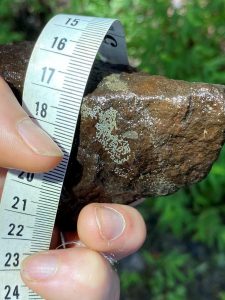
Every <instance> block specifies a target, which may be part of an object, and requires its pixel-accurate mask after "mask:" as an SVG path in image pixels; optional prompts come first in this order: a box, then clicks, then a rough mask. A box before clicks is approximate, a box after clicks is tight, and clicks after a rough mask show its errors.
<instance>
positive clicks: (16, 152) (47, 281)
mask: <svg viewBox="0 0 225 300" xmlns="http://www.w3.org/2000/svg"><path fill="white" fill-rule="evenodd" d="M0 107H1V109H0V153H1V155H0V166H2V167H3V168H2V169H1V172H0V192H1V190H2V187H3V183H4V177H5V174H6V171H5V168H16V169H21V170H24V171H27V172H44V171H47V170H49V169H51V168H54V167H55V166H56V165H57V164H58V163H59V161H60V160H61V158H62V153H61V151H60V149H59V148H58V147H57V146H56V145H55V144H54V143H53V142H52V141H51V139H50V138H49V137H48V136H47V135H46V134H45V133H41V130H40V129H39V128H37V127H36V126H35V125H33V124H32V123H31V124H30V120H29V118H28V117H27V115H26V114H25V112H24V111H23V109H22V108H21V107H20V106H19V104H18V103H17V101H16V99H15V97H14V96H13V94H12V92H11V90H10V89H9V87H8V86H7V85H6V83H5V82H4V81H3V80H2V79H0ZM22 124H24V127H22V126H21V125H22ZM18 129H19V131H18ZM31 129H32V130H31ZM64 235H65V238H66V241H74V240H80V242H81V244H82V245H83V246H74V247H71V248H68V249H63V250H49V251H46V252H44V253H38V254H35V255H33V256H30V257H28V258H26V259H25V261H24V262H23V263H22V268H21V276H22V278H23V280H24V282H25V283H26V285H27V286H28V287H30V288H31V289H33V290H34V291H35V292H36V293H38V294H40V295H41V296H42V297H43V298H44V299H46V300H59V299H60V300H66V299H67V300H70V299H73V300H76V299H89V300H117V299H119V293H120V289H119V279H118V276H117V273H116V272H115V271H114V270H113V269H112V268H111V266H110V264H109V262H108V261H107V260H106V259H105V258H104V257H103V256H102V255H101V253H105V254H108V255H111V256H113V258H114V259H116V260H119V259H121V258H123V257H125V256H127V255H129V254H131V253H133V252H135V251H136V250H137V249H138V248H139V247H140V246H141V245H142V243H143V241H144V239H145V235H146V229H145V224H144V221H143V219H142V217H141V216H140V214H139V213H138V212H137V211H136V210H135V209H134V208H132V207H129V206H125V205H119V204H90V205H87V206H86V207H85V208H83V210H82V211H81V213H80V215H79V218H78V224H77V233H75V232H70V233H64ZM58 244H59V232H58V231H57V229H55V230H54V234H53V239H52V248H55V247H56V246H57V245H58ZM84 245H85V246H84Z"/></svg>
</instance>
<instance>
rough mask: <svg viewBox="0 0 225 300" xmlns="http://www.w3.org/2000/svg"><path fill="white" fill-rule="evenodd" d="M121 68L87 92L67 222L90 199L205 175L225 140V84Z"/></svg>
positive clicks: (148, 190) (160, 190)
mask: <svg viewBox="0 0 225 300" xmlns="http://www.w3.org/2000/svg"><path fill="white" fill-rule="evenodd" d="M0 52H1V49H0ZM14 63H15V62H14ZM17 71H18V70H17ZM98 72H99V73H101V70H99V71H98ZM0 73H1V61H0ZM110 73H112V72H111V71H110V72H108V73H107V72H106V74H110ZM117 73H119V74H112V75H109V76H106V77H105V78H104V79H103V80H102V81H101V82H100V83H99V85H98V87H97V88H96V89H93V88H92V89H91V90H93V92H92V93H89V94H88V95H87V96H86V97H84V99H83V104H82V108H81V117H80V122H79V126H78V129H77V131H76V136H75V140H74V145H73V151H72V156H71V159H70V163H69V168H68V172H67V175H66V180H65V183H64V188H63V194H62V198H61V202H60V206H59V213H58V217H57V221H58V223H59V224H60V226H61V227H63V228H64V229H70V228H71V226H72V224H73V219H74V218H76V215H77V213H78V212H79V210H80V209H81V207H82V206H83V205H85V204H86V203H89V202H95V201H98V202H105V201H107V202H118V203H126V204H129V203H131V202H134V201H136V200H139V199H142V198H144V197H146V196H156V195H166V194H170V193H173V192H175V191H176V190H177V189H179V188H181V187H183V186H186V185H189V184H192V183H195V182H197V181H199V180H201V179H202V178H203V177H204V176H206V175H207V173H208V172H209V170H210V168H211V166H212V163H213V162H214V161H215V159H216V158H217V156H218V154H219V151H220V149H221V147H222V144H223V142H224V138H225V134H224V131H225V87H224V86H222V85H212V84H204V83H188V82H184V81H176V80H171V79H167V78H165V77H161V76H149V75H147V74H143V73H130V74H129V73H120V72H117ZM3 76H4V74H3ZM14 76H15V74H14ZM100 77H101V76H100ZM19 81H20V79H19ZM20 83H21V82H20ZM13 85H14V87H15V84H13ZM74 224H75V222H74Z"/></svg>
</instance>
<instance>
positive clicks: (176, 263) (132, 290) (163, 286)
mask: <svg viewBox="0 0 225 300" xmlns="http://www.w3.org/2000/svg"><path fill="white" fill-rule="evenodd" d="M61 12H66V13H73V14H83V15H94V16H101V17H113V18H118V19H120V21H121V22H122V24H123V25H124V27H125V31H126V38H127V45H128V52H129V59H130V63H131V64H132V65H134V66H136V67H138V68H139V69H141V70H144V71H146V72H149V73H150V74H159V75H165V76H168V77H170V78H174V79H183V80H188V81H205V82H212V83H221V84H225V0H213V1H212V0H158V1H151V0H123V1H122V0H101V1H99V0H95V1H89V0H79V1H75V0H49V1H44V0H31V1H22V0H15V1H8V0H0V43H1V44H3V43H8V42H15V41H20V40H35V39H36V38H37V36H38V34H39V33H40V31H41V28H42V27H43V26H44V24H45V23H46V21H47V20H48V19H49V18H50V17H51V16H52V15H54V14H56V13H61ZM222 152H223V153H221V155H220V158H219V159H218V161H217V162H216V163H215V164H214V166H213V168H212V170H211V172H210V174H209V175H208V177H207V178H206V179H205V180H203V181H202V182H201V183H199V184H196V185H193V186H191V187H186V188H185V189H183V190H180V191H179V192H177V193H176V194H174V195H171V196H167V197H159V198H154V199H153V198H152V199H147V200H146V201H145V202H144V203H143V204H142V205H140V206H139V208H138V209H139V210H140V211H141V213H142V214H143V216H144V218H145V220H146V223H147V227H148V238H147V241H146V243H145V245H144V247H143V248H142V249H141V250H140V251H139V252H138V253H136V254H134V255H132V256H130V257H129V258H127V259H125V260H124V261H122V262H120V263H119V265H118V272H119V273H120V276H121V279H122V296H121V299H124V300H125V299H126V300H137V299H143V300H144V299H152V300H186V299H188V300H189V299H192V300H225V149H224V151H222Z"/></svg>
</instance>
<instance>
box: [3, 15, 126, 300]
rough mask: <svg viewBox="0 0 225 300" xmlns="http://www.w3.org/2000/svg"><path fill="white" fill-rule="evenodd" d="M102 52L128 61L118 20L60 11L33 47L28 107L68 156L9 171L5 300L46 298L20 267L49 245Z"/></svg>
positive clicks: (118, 60) (110, 58) (5, 194)
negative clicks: (48, 166) (41, 168)
mask: <svg viewBox="0 0 225 300" xmlns="http://www.w3.org/2000/svg"><path fill="white" fill-rule="evenodd" d="M112 24H113V25H112ZM75 27H76V28H75ZM104 37H105V43H102V41H103V39H104ZM98 50H99V55H100V57H102V58H103V59H105V60H108V61H110V62H111V63H121V64H127V56H126V45H125V41H124V34H123V30H122V29H121V28H120V24H119V22H118V21H115V20H112V19H96V18H94V17H83V16H71V15H58V16H56V17H54V18H53V19H52V20H51V21H50V22H49V23H48V24H47V26H46V27H45V28H44V30H43V32H42V33H41V35H40V37H39V39H38V41H37V43H36V46H35V48H34V50H33V53H32V57H31V60H30V63H29V67H28V70H27V75H26V81H25V89H24V97H23V98H24V101H23V107H24V109H25V110H26V111H27V112H28V114H29V116H30V117H31V118H32V119H33V120H34V122H37V123H38V124H39V125H40V126H41V127H42V128H43V129H44V130H46V131H47V132H48V133H49V134H50V136H52V138H53V139H54V140H55V141H56V142H57V143H58V144H59V145H60V146H61V148H62V150H63V152H64V157H63V159H62V161H61V163H60V164H59V165H58V166H57V167H56V168H55V169H54V170H52V171H50V172H48V173H44V174H31V173H26V172H22V171H15V170H12V171H10V172H8V174H7V178H6V184H5V186H4V191H3V196H2V203H1V205H0V248H1V251H0V272H1V274H4V275H3V277H2V278H1V281H0V299H3V300H5V299H19V300H30V299H39V300H40V299H42V298H41V297H40V296H38V295H36V294H35V293H34V292H32V291H30V290H29V289H27V288H26V287H25V285H24V284H23V282H22V281H21V278H20V273H19V270H20V268H19V266H20V262H21V260H22V259H23V258H24V257H26V256H27V255H30V254H32V253H35V252H37V251H41V250H46V249H48V247H49V243H50V239H51V233H52V229H53V226H54V222H55V215H56V212H57V208H58V201H59V197H60V193H61V188H62V184H63V178H64V175H65V172H66V167H67V164H68V160H69V156H70V151H71V146H72V142H73V138H74V132H75V127H76V123H77V119H78V116H79V109H80V105H81V100H82V98H83V93H84V90H85V86H86V82H87V80H88V76H89V73H90V70H91V67H92V64H93V62H94V59H95V56H96V53H97V52H98ZM111 50H113V51H111ZM6 241H7V242H6Z"/></svg>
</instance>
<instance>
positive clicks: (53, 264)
mask: <svg viewBox="0 0 225 300" xmlns="http://www.w3.org/2000/svg"><path fill="white" fill-rule="evenodd" d="M57 268H58V262H57V258H56V256H55V255H51V254H48V253H43V254H35V255H32V256H29V257H28V258H26V259H25V260H24V261H23V262H22V267H21V275H22V276H23V277H24V278H25V279H27V280H30V281H41V280H45V279H48V278H49V277H51V276H53V275H54V274H55V273H56V271H57Z"/></svg>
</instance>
